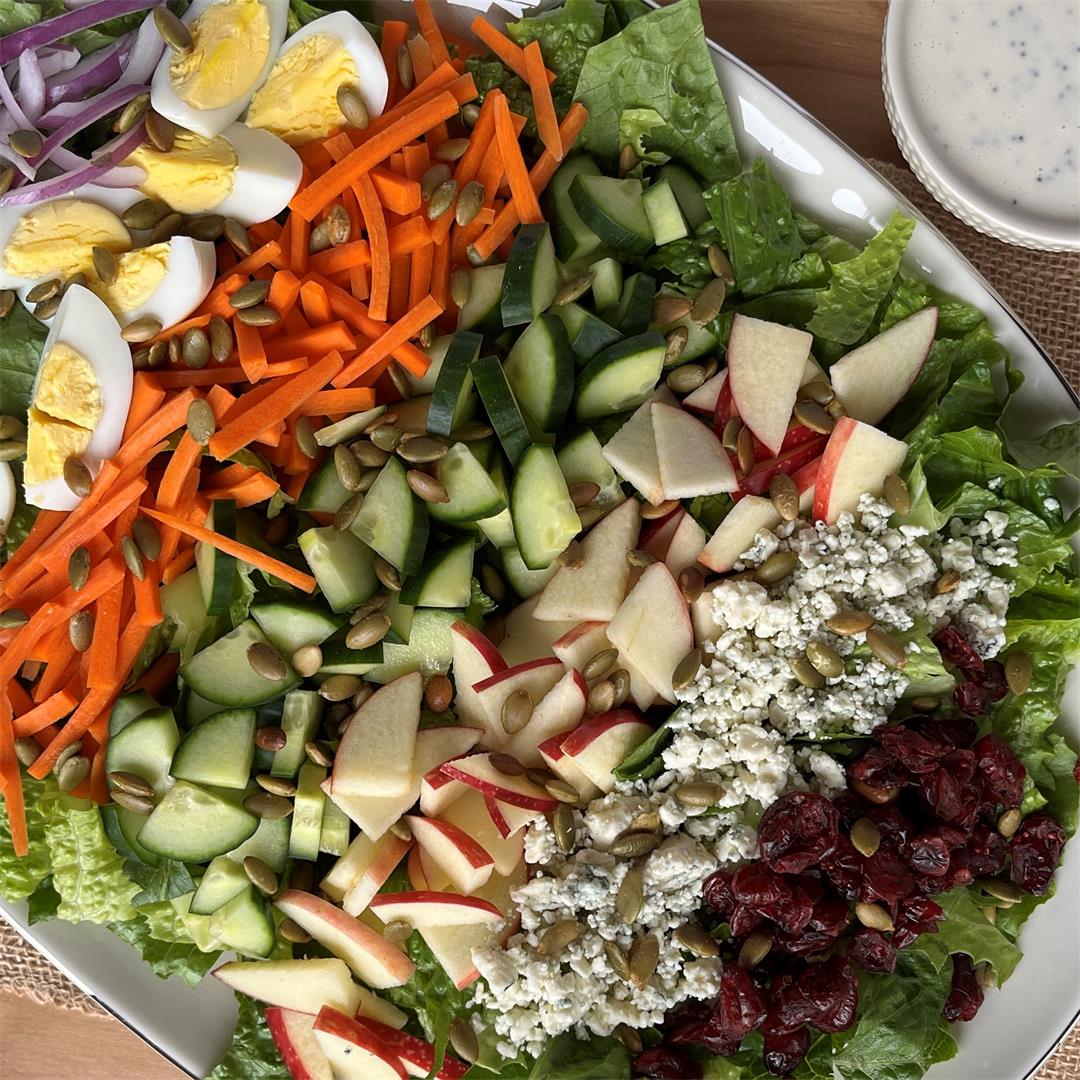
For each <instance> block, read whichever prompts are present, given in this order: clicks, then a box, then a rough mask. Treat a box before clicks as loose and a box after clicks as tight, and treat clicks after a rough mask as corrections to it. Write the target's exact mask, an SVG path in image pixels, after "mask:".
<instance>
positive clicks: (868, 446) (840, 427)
mask: <svg viewBox="0 0 1080 1080" xmlns="http://www.w3.org/2000/svg"><path fill="white" fill-rule="evenodd" d="M907 452H908V447H907V443H905V442H902V441H901V440H900V439H894V438H892V437H891V436H889V435H886V434H885V432H884V431H878V429H877V428H876V427H871V426H870V425H869V424H862V423H860V422H859V421H858V420H852V419H851V417H849V416H842V417H841V418H840V419H839V420H837V422H836V427H835V428H833V432H832V434H831V435H830V436H829V442H828V445H826V447H825V453H824V454H823V455H822V458H821V467H820V469H819V470H818V476H817V483H816V485H815V487H814V517H815V518H818V519H819V520H821V521H825V522H828V523H829V524H830V525H831V524H833V523H834V522H835V521H836V519H837V518H838V517H839V516H840V515H841V514H842V513H844V512H845V511H851V512H854V511H855V510H856V509H857V508H858V505H859V499H860V498H862V496H863V495H873V496H875V497H877V496H879V495H880V494H881V491H882V488H883V487H884V485H885V477H886V476H888V474H889V473H894V472H899V471H900V469H901V467H902V466H903V464H904V459H905V458H906V457H907Z"/></svg>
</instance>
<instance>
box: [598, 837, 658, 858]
mask: <svg viewBox="0 0 1080 1080" xmlns="http://www.w3.org/2000/svg"><path fill="white" fill-rule="evenodd" d="M659 843H660V838H659V837H658V836H657V835H656V834H655V833H652V832H627V833H623V834H622V836H619V837H616V838H615V839H614V840H613V841H612V843H611V847H610V849H609V850H610V851H611V854H612V855H615V856H617V857H618V858H620V859H636V858H638V857H639V856H641V855H648V854H649V852H650V851H654V850H655V849H656V847H657V846H658V845H659Z"/></svg>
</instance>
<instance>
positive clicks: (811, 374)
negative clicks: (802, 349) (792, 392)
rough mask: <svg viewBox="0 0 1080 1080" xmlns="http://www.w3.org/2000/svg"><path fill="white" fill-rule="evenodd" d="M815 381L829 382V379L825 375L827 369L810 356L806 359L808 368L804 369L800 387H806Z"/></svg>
mask: <svg viewBox="0 0 1080 1080" xmlns="http://www.w3.org/2000/svg"><path fill="white" fill-rule="evenodd" d="M815 379H823V380H824V381H825V382H828V381H829V377H828V376H827V375H826V374H825V369H824V368H823V367H822V366H821V365H820V364H819V363H818V362H817V361H816V360H815V359H814V358H813V356H808V357H807V358H806V367H805V368H803V373H802V378H801V379H800V380H799V385H800V386H805V385H806V384H807V383H809V382H813V381H814V380H815Z"/></svg>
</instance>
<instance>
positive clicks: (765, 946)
mask: <svg viewBox="0 0 1080 1080" xmlns="http://www.w3.org/2000/svg"><path fill="white" fill-rule="evenodd" d="M772 945H773V939H772V934H768V933H765V932H764V931H763V930H755V931H754V932H753V933H752V934H750V935H748V936H747V938H746V940H745V941H744V942H743V943H742V946H741V947H740V949H739V960H738V963H739V967H741V968H743V969H744V970H746V971H749V970H751V969H752V968H756V967H757V966H758V964H760V963H761V961H762V960H764V959H765V957H766V956H768V955H769V952H770V951H771V950H772Z"/></svg>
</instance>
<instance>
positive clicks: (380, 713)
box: [333, 671, 424, 796]
mask: <svg viewBox="0 0 1080 1080" xmlns="http://www.w3.org/2000/svg"><path fill="white" fill-rule="evenodd" d="M423 696H424V677H423V676H422V675H421V674H420V672H418V671H414V672H412V673H411V674H409V675H403V676H402V677H401V678H400V679H395V680H394V681H393V682H390V683H387V684H386V685H385V686H383V687H381V688H380V689H379V690H377V691H376V692H375V693H374V694H372V696H371V697H370V698H368V699H367V701H365V702H364V704H363V705H361V706H360V708H359V709H358V710H357V711H356V714H355V715H354V716H353V718H352V720H351V721H350V722H349V726H348V727H347V728H346V729H345V734H344V735H343V736H342V737H341V745H340V746H339V747H338V750H337V754H336V755H335V756H334V772H333V787H334V789H335V790H336V791H337V792H338V794H340V795H376V796H389V795H403V794H404V793H405V792H407V791H408V790H409V788H410V786H411V784H412V779H413V757H414V755H415V752H416V731H417V726H418V725H419V723H420V702H421V701H422V699H423Z"/></svg>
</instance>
